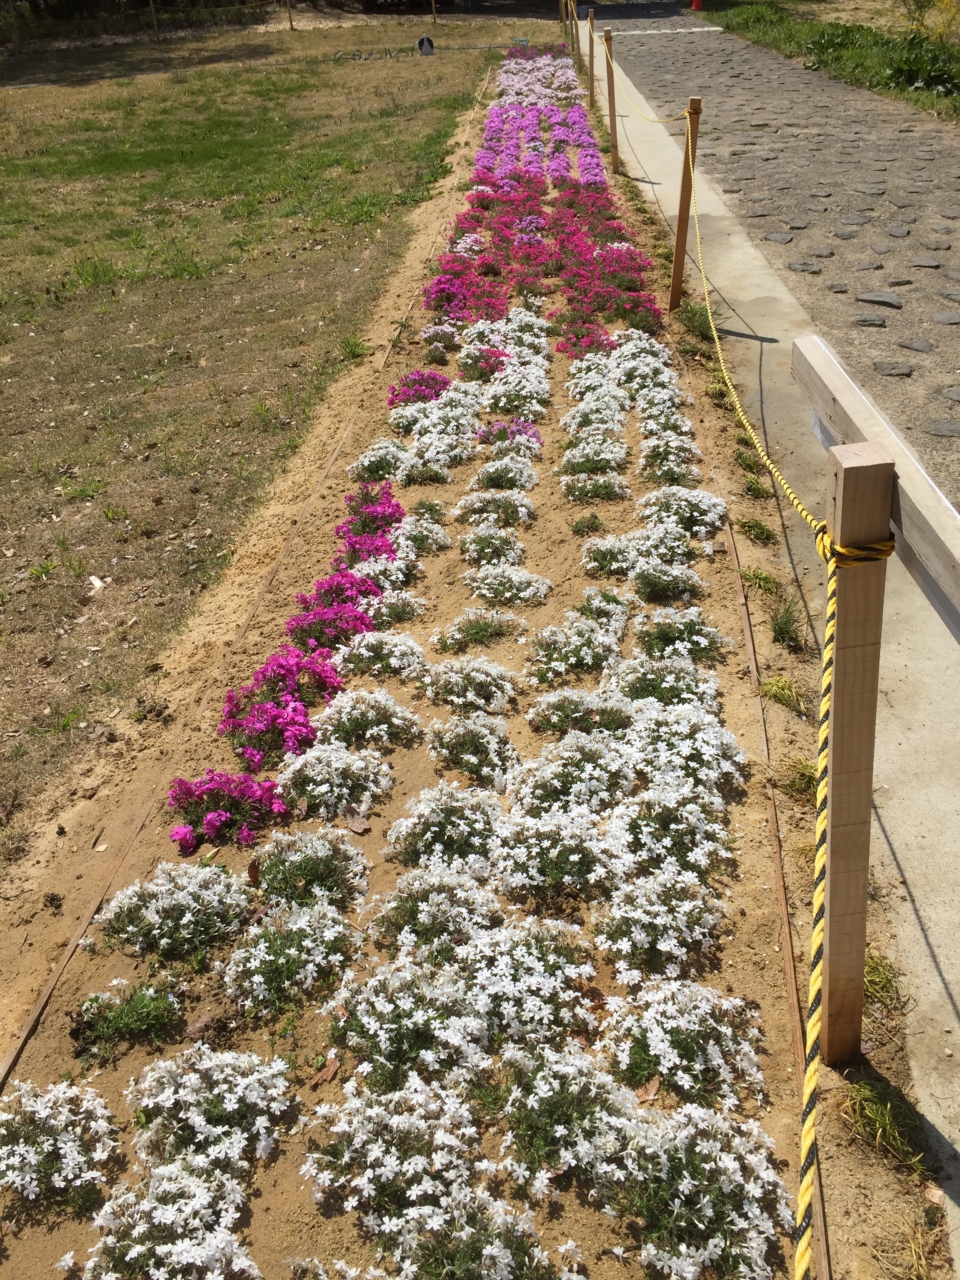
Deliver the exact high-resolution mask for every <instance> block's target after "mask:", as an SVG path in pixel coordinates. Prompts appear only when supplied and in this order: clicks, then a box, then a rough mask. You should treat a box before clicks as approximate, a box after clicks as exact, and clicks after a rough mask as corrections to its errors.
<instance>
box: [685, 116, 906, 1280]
mask: <svg viewBox="0 0 960 1280" xmlns="http://www.w3.org/2000/svg"><path fill="white" fill-rule="evenodd" d="M688 114H689V108H688V109H687V111H685V112H684V115H688ZM686 155H687V163H688V167H689V169H690V196H691V209H692V212H693V225H694V231H695V235H696V241H697V266H698V267H699V269H700V280H701V283H702V286H703V298H704V302H705V304H706V308H707V317H708V319H709V321H710V332H711V334H712V335H713V345H714V347H715V349H716V353H717V360H718V363H719V365H720V372H721V374H722V377H723V383H724V386H725V387H726V389H727V393H728V395H729V396H730V399H731V401H732V403H733V405H734V409H735V417H736V420H737V422H739V423H740V425H741V426H742V427H743V428H744V430H745V431H746V432H747V434H748V435H749V437H750V439H751V440H752V441H753V445H754V448H755V449H756V451H757V453H758V455H759V457H760V460H761V462H762V463H763V465H764V466H765V467H766V468H767V470H768V471H769V472H770V474H771V475H772V476H773V478H774V479H775V480H776V482H777V483H778V484H779V485H780V488H781V489H782V490H783V492H784V493H785V494H786V496H787V497H788V498H789V500H790V503H791V505H792V506H793V508H794V509H795V510H796V511H797V513H798V514H799V515H800V516H801V518H802V519H803V520H804V521H805V522H806V523H807V524H808V525H809V526H810V528H811V529H812V530H813V532H814V533H815V535H816V542H817V552H818V554H819V556H820V558H821V559H822V560H823V561H824V562H825V563H826V566H827V614H826V622H825V627H824V641H823V670H822V675H821V682H820V720H819V726H818V742H817V825H816V855H815V860H814V880H813V922H812V930H811V938H810V987H809V993H808V1002H807V1024H806V1041H805V1048H806V1056H805V1060H804V1078H803V1112H802V1119H801V1126H802V1127H801V1132H800V1187H799V1190H798V1192H797V1217H796V1253H795V1255H794V1278H795V1280H810V1264H811V1259H812V1238H813V1230H812V1228H813V1186H814V1177H815V1172H816V1165H817V1085H818V1082H819V1076H820V1018H821V1004H822V999H823V939H824V920H825V898H826V880H827V813H828V807H829V801H830V778H829V759H830V706H831V701H832V697H833V665H834V652H835V648H836V634H837V573H838V570H839V569H840V568H844V569H851V568H855V567H856V566H857V565H861V564H869V563H871V562H872V561H876V560H885V559H887V558H888V557H889V556H890V555H892V554H893V551H894V548H895V544H894V540H893V539H892V538H886V539H884V540H883V541H881V542H873V543H869V544H868V545H866V546H863V547H841V546H839V545H838V544H837V543H836V542H834V540H833V538H832V537H831V536H830V534H829V533H828V532H827V524H826V521H825V520H818V519H817V518H816V516H814V515H812V514H811V512H809V511H808V510H807V508H806V507H805V506H804V505H803V503H802V502H801V501H800V499H799V497H798V496H797V494H796V493H795V492H794V490H793V489H792V488H791V487H790V485H789V483H788V482H787V480H786V478H785V477H784V476H783V475H782V473H781V472H780V470H779V469H778V468H777V466H776V464H775V463H774V462H773V460H772V459H771V458H770V457H769V456H768V454H767V451H766V450H765V449H764V447H763V445H762V444H761V442H760V439H759V437H758V435H757V433H756V431H755V430H754V427H753V423H752V422H751V421H750V419H749V418H748V417H747V415H746V413H745V412H744V409H743V405H742V404H741V403H740V397H739V396H738V395H737V391H736V388H735V387H734V385H733V382H732V381H731V379H730V375H729V373H728V372H727V366H726V363H725V361H724V358H723V348H722V347H721V345H720V335H719V334H718V333H717V326H716V323H715V321H714V316H713V308H712V306H711V305H710V287H709V285H708V283H707V273H706V270H705V268H704V265H703V242H702V239H701V236H700V218H699V215H698V213H697V186H696V178H695V174H694V164H693V157H692V155H691V154H690V149H689V147H688V148H686Z"/></svg>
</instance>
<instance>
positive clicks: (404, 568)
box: [362, 542, 424, 592]
mask: <svg viewBox="0 0 960 1280" xmlns="http://www.w3.org/2000/svg"><path fill="white" fill-rule="evenodd" d="M412 545H413V544H412V543H409V542H408V543H407V548H408V549H412ZM362 566H363V567H362V572H363V576H364V577H365V578H369V579H370V581H371V582H375V583H376V584H377V586H378V587H379V588H380V590H381V591H383V592H387V591H391V592H393V591H402V590H403V588H404V587H409V586H410V584H411V582H416V581H417V579H418V578H422V577H423V574H424V569H423V565H422V564H421V563H420V561H419V560H417V559H416V557H412V556H410V557H408V556H404V555H402V554H400V553H399V552H398V553H397V555H396V556H395V557H394V558H393V559H391V558H390V557H389V556H371V557H370V559H369V560H364V561H362Z"/></svg>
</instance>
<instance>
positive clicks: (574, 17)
mask: <svg viewBox="0 0 960 1280" xmlns="http://www.w3.org/2000/svg"><path fill="white" fill-rule="evenodd" d="M570 25H571V26H572V27H573V43H574V46H575V48H576V51H577V52H576V59H577V69H578V70H579V71H580V72H581V74H582V72H583V53H582V52H581V50H580V15H579V13H577V0H570Z"/></svg>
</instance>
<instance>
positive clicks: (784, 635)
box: [770, 596, 804, 653]
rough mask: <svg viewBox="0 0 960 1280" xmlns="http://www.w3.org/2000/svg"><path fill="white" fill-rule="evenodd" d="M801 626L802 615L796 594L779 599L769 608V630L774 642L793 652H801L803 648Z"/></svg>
mask: <svg viewBox="0 0 960 1280" xmlns="http://www.w3.org/2000/svg"><path fill="white" fill-rule="evenodd" d="M802 627H803V616H802V613H801V610H800V601H799V600H798V599H797V597H796V596H790V597H789V598H788V599H786V600H781V601H780V602H779V604H776V605H775V606H774V607H773V609H772V610H771V613H770V630H771V632H772V633H773V640H774V643H775V644H781V645H783V647H784V648H785V649H790V650H791V651H792V652H794V653H801V652H802V651H803V649H804V642H803V630H802Z"/></svg>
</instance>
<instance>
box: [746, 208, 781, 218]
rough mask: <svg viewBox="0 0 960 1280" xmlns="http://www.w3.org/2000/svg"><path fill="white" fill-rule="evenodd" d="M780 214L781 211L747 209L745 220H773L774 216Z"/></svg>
mask: <svg viewBox="0 0 960 1280" xmlns="http://www.w3.org/2000/svg"><path fill="white" fill-rule="evenodd" d="M779 212H780V211H779V209H747V210H746V211H745V212H744V215H743V216H744V217H745V218H772V217H773V216H774V214H776V213H779Z"/></svg>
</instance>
